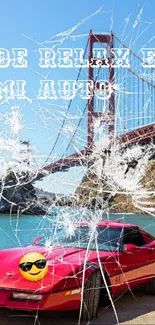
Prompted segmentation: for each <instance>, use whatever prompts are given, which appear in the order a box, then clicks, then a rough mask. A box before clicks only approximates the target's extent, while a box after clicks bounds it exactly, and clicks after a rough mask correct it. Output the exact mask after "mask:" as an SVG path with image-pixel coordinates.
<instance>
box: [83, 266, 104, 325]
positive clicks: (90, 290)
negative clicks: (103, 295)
mask: <svg viewBox="0 0 155 325" xmlns="http://www.w3.org/2000/svg"><path fill="white" fill-rule="evenodd" d="M101 286H102V277H101V273H100V271H95V272H93V273H92V274H91V276H90V277H89V279H88V281H87V282H86V284H85V287H84V294H83V305H82V315H81V318H82V319H83V320H85V321H91V320H93V319H94V318H96V316H97V313H98V307H99V302H100V292H101Z"/></svg>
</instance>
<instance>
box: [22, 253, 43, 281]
mask: <svg viewBox="0 0 155 325" xmlns="http://www.w3.org/2000/svg"><path fill="white" fill-rule="evenodd" d="M19 271H20V273H21V275H22V276H23V278H25V279H26V280H28V281H39V280H42V279H43V278H44V277H45V275H46V274H47V272H48V265H47V260H46V258H45V257H44V255H42V254H40V253H37V252H31V253H27V254H25V255H24V256H23V257H22V258H21V260H20V263H19Z"/></svg>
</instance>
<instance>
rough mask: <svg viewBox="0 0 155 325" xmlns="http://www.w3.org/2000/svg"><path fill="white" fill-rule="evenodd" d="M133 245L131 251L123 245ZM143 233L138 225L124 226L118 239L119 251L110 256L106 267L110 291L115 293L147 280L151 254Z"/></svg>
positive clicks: (151, 258) (151, 259)
mask: <svg viewBox="0 0 155 325" xmlns="http://www.w3.org/2000/svg"><path fill="white" fill-rule="evenodd" d="M127 244H130V245H135V247H134V248H133V249H131V251H126V250H125V245H127ZM150 255H151V254H150V249H149V247H148V245H147V243H146V241H145V238H144V236H143V234H142V233H141V232H140V230H139V228H138V227H135V226H131V227H124V229H123V232H122V238H121V240H120V251H119V252H118V253H117V254H115V256H111V258H110V259H109V263H107V269H108V271H109V273H110V275H111V276H110V281H111V285H112V291H113V292H114V293H115V292H117V291H120V290H124V289H126V288H128V287H134V286H136V285H138V284H141V283H143V282H144V281H147V278H148V276H150V274H151V272H150V266H149V264H148V261H149V263H150V262H151V261H152V262H153V259H154V258H153V256H152V257H150Z"/></svg>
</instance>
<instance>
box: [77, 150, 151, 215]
mask: <svg viewBox="0 0 155 325" xmlns="http://www.w3.org/2000/svg"><path fill="white" fill-rule="evenodd" d="M154 151H155V149H154V145H152V144H149V145H143V146H142V145H136V146H134V147H130V148H125V147H123V146H122V145H120V144H115V146H113V147H111V150H110V151H109V150H108V151H107V149H105V148H103V149H100V150H97V149H96V150H94V153H93V154H92V156H91V157H90V159H89V164H88V168H87V172H86V174H85V176H84V178H83V180H82V182H81V184H80V186H79V187H78V189H77V191H76V193H75V196H74V204H79V205H82V206H87V207H91V208H97V209H98V208H100V209H102V210H103V211H104V212H111V213H115V212H117V213H119V212H120V213H121V212H128V213H150V212H151V213H154V212H155V155H154Z"/></svg>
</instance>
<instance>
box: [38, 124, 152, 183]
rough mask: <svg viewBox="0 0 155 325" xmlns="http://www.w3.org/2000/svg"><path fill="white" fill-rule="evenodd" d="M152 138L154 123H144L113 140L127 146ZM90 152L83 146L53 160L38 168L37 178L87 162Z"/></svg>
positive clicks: (145, 141)
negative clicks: (68, 154) (66, 155)
mask: <svg viewBox="0 0 155 325" xmlns="http://www.w3.org/2000/svg"><path fill="white" fill-rule="evenodd" d="M153 138H155V123H151V124H148V125H145V126H143V127H140V128H138V129H136V130H133V131H131V132H128V133H126V134H123V135H121V136H117V137H116V138H115V141H118V142H120V143H122V144H123V145H125V144H126V145H127V146H128V145H131V144H135V143H147V142H148V141H150V139H153ZM112 141H113V140H112ZM90 154H91V150H90V149H88V148H85V149H83V150H82V151H79V152H77V153H74V154H72V155H70V156H68V157H65V158H61V159H60V160H58V161H56V162H53V163H51V164H49V165H47V166H45V167H43V168H42V169H41V170H39V172H38V175H37V180H39V179H41V178H42V177H44V176H45V175H48V174H49V173H55V172H58V171H60V172H61V171H67V170H68V168H70V167H73V166H80V165H83V164H84V163H86V162H87V158H88V156H89V155H90Z"/></svg>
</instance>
